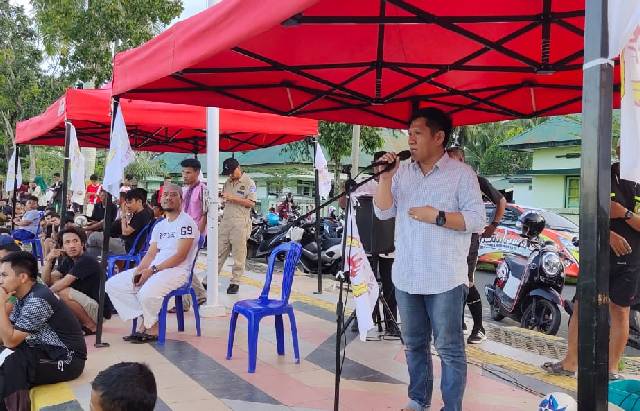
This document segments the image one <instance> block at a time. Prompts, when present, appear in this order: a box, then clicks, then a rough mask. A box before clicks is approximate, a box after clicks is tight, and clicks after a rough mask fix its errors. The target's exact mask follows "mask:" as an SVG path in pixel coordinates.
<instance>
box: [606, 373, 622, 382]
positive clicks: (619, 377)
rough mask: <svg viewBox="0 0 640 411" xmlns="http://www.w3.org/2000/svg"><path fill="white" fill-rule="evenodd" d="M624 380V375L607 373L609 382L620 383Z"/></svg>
mask: <svg viewBox="0 0 640 411" xmlns="http://www.w3.org/2000/svg"><path fill="white" fill-rule="evenodd" d="M624 379H625V378H624V375H622V374H618V373H617V372H609V381H620V380H624Z"/></svg>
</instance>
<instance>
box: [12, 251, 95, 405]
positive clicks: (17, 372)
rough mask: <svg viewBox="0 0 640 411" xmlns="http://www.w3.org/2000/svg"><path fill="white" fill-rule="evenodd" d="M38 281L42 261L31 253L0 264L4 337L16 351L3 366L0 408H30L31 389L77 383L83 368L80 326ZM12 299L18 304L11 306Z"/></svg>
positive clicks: (84, 350)
mask: <svg viewBox="0 0 640 411" xmlns="http://www.w3.org/2000/svg"><path fill="white" fill-rule="evenodd" d="M37 278H38V262H37V261H36V259H35V257H34V256H33V255H32V254H31V253H29V252H26V251H18V252H13V253H9V254H8V255H7V256H5V257H4V258H2V260H0V339H1V340H2V345H4V346H5V347H7V348H9V349H11V350H13V353H12V354H10V355H9V356H7V357H6V359H5V360H4V363H3V364H2V365H1V366H0V390H1V392H0V410H6V409H11V410H28V409H31V401H30V398H29V390H30V389H31V388H33V387H34V386H38V385H42V384H54V383H57V382H63V381H70V380H73V379H75V378H78V377H79V376H80V374H82V371H83V370H84V363H85V361H86V359H87V346H86V344H85V341H84V336H83V335H82V330H81V328H80V323H79V322H78V320H76V318H75V317H74V316H73V314H72V313H71V310H69V307H67V305H66V304H64V303H63V302H62V301H61V300H59V299H58V298H57V297H56V296H55V295H54V294H53V293H52V292H51V291H50V290H49V289H48V288H47V286H45V285H43V284H38V283H37V281H36V280H37ZM12 296H13V297H16V298H17V301H16V302H15V304H14V305H11V304H7V303H8V302H9V299H10V297H12Z"/></svg>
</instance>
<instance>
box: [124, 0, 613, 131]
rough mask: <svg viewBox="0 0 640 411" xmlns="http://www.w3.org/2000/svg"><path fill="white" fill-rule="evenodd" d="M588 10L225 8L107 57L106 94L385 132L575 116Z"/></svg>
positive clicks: (349, 5)
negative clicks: (433, 117) (423, 122)
mask: <svg viewBox="0 0 640 411" xmlns="http://www.w3.org/2000/svg"><path fill="white" fill-rule="evenodd" d="M584 9H585V4H584V0H485V1H478V0H457V1H455V2H452V1H450V0H384V1H380V0H378V1H372V0H349V1H344V0H225V1H223V2H221V3H219V4H217V5H216V6H213V7H211V8H209V9H207V10H205V11H203V12H201V13H200V14H197V15H195V16H193V17H191V18H189V19H187V20H184V21H182V22H179V23H177V24H175V25H174V26H173V27H171V28H170V29H168V30H167V31H165V32H163V33H162V34H160V35H159V36H157V37H156V38H154V39H152V40H151V41H149V42H147V43H146V44H143V45H142V46H140V47H138V48H136V49H132V50H128V51H125V52H122V53H119V54H118V55H116V58H115V62H114V94H118V95H124V96H127V97H132V98H144V99H147V100H157V101H166V102H173V103H189V104H197V105H202V106H219V107H228V108H236V109H241V110H257V111H263V112H272V113H277V114H280V115H296V116H298V115H299V116H304V117H311V118H317V119H324V120H336V121H345V122H350V123H359V124H368V125H375V126H388V127H403V126H405V125H406V124H405V123H406V119H407V118H408V117H409V114H410V112H411V111H412V110H413V109H414V108H416V107H418V106H437V107H440V108H442V109H444V110H445V111H448V112H449V113H451V114H452V116H453V118H454V121H455V123H456V124H458V125H460V124H475V123H482V122H489V121H496V120H502V119H509V118H522V117H525V118H526V117H536V116H548V115H558V114H565V113H573V112H579V111H580V110H581V99H582V63H583V43H584ZM618 77H619V75H618V74H616V79H615V84H619V78H618ZM616 92H617V91H616ZM617 100H618V98H617V97H616V98H615V99H614V101H617Z"/></svg>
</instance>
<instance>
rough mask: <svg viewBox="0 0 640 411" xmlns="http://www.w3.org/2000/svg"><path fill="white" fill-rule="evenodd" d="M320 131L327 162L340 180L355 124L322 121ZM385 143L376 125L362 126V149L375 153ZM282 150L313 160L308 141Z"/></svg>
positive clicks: (302, 158) (287, 146) (298, 157)
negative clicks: (342, 163)
mask: <svg viewBox="0 0 640 411" xmlns="http://www.w3.org/2000/svg"><path fill="white" fill-rule="evenodd" d="M319 132H320V140H319V141H320V145H321V146H322V149H323V150H324V153H325V156H326V157H327V162H328V163H329V164H331V165H332V166H333V172H334V181H336V182H337V181H339V176H340V171H341V160H342V158H344V157H348V156H350V155H351V139H352V138H353V126H352V125H351V124H346V123H336V122H331V121H321V122H320V126H319ZM383 144H384V140H383V138H382V136H380V134H379V133H378V130H377V129H376V128H375V127H367V126H362V127H361V128H360V147H361V149H362V151H364V152H365V153H368V154H373V153H374V152H376V150H378V149H379V148H380V147H382V145H383ZM282 150H283V151H284V152H288V153H291V154H292V156H293V157H294V158H297V159H299V160H307V161H310V160H312V155H313V148H312V146H310V145H309V144H307V142H304V141H301V142H297V143H293V144H288V145H286V146H284V147H283V149H282ZM354 171H357V170H354Z"/></svg>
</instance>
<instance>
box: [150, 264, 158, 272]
mask: <svg viewBox="0 0 640 411" xmlns="http://www.w3.org/2000/svg"><path fill="white" fill-rule="evenodd" d="M158 271H160V270H158V267H156V266H155V265H152V266H151V272H152V273H154V274H155V273H157V272H158Z"/></svg>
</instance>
